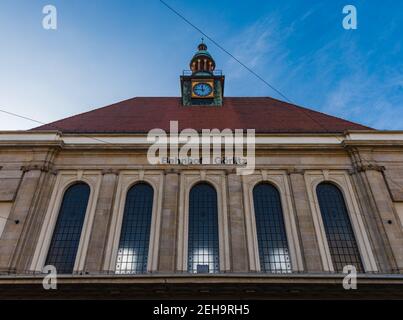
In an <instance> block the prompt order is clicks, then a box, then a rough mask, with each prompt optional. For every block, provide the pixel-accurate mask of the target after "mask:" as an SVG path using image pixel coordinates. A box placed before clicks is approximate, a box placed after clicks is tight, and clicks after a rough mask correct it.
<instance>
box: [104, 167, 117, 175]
mask: <svg viewBox="0 0 403 320" xmlns="http://www.w3.org/2000/svg"><path fill="white" fill-rule="evenodd" d="M101 173H102V175H103V176H104V175H106V174H114V175H115V176H118V175H119V170H117V169H111V168H109V169H103V170H102V172H101Z"/></svg>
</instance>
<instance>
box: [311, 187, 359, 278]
mask: <svg viewBox="0 0 403 320" xmlns="http://www.w3.org/2000/svg"><path fill="white" fill-rule="evenodd" d="M316 193H317V196H318V201H319V207H320V211H321V214H322V220H323V225H324V227H325V232H326V237H327V242H328V245H329V249H330V255H331V257H332V261H333V267H334V269H335V271H337V272H342V271H343V267H344V266H345V265H354V266H355V267H356V268H357V271H358V272H362V269H363V268H362V263H361V258H360V253H359V251H358V246H357V242H356V240H355V237H354V232H353V229H352V227H351V222H350V219H349V216H348V212H347V208H346V204H345V202H344V198H343V194H342V193H341V191H340V190H339V188H338V187H336V186H335V185H334V184H332V183H328V182H323V183H321V184H319V185H318V187H317V188H316Z"/></svg>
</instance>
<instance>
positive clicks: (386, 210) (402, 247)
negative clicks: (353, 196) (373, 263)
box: [352, 165, 403, 272]
mask: <svg viewBox="0 0 403 320" xmlns="http://www.w3.org/2000/svg"><path fill="white" fill-rule="evenodd" d="M383 170H384V168H383V167H379V166H374V165H365V166H357V168H356V170H355V171H354V172H352V176H353V177H354V180H355V182H356V183H357V185H358V188H357V189H358V193H359V194H360V197H361V198H362V203H363V206H364V208H365V212H364V213H365V214H364V218H365V220H366V222H367V225H368V227H369V228H368V229H369V231H370V236H371V241H372V247H373V249H374V251H375V256H376V259H377V261H378V264H379V267H380V271H382V272H403V231H402V229H401V227H400V223H399V219H398V217H397V216H396V214H395V211H394V207H393V202H392V199H391V196H390V194H389V191H388V187H387V185H386V182H385V179H384V176H383V173H382V171H383Z"/></svg>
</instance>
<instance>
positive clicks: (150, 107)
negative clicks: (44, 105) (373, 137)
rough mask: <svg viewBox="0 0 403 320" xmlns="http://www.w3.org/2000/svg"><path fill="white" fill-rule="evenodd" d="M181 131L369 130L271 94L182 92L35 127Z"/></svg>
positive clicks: (70, 130)
mask: <svg viewBox="0 0 403 320" xmlns="http://www.w3.org/2000/svg"><path fill="white" fill-rule="evenodd" d="M171 120H177V121H178V122H179V130H182V129H185V128H193V129H195V130H197V131H201V129H212V128H217V129H220V130H222V129H225V128H229V129H232V130H234V129H255V130H256V133H337V132H343V131H345V130H368V129H371V128H369V127H365V126H362V125H360V124H356V123H353V122H350V121H346V120H343V119H340V118H336V117H333V116H329V115H326V114H323V113H320V112H317V111H313V110H310V109H306V108H302V107H299V106H296V105H293V104H289V103H286V102H282V101H279V100H276V99H273V98H266V97H258V98H256V97H254V98H248V97H231V98H230V97H228V98H225V99H224V104H223V106H221V107H208V106H191V107H185V106H182V104H181V100H180V98H177V97H168V98H166V97H165V98H161V97H152V98H151V97H150V98H148V97H141V98H133V99H129V100H125V101H121V102H118V103H115V104H112V105H110V106H106V107H103V108H99V109H95V110H92V111H89V112H85V113H82V114H78V115H75V116H72V117H69V118H65V119H62V120H59V121H56V122H52V123H49V124H46V125H43V126H40V127H37V128H34V129H32V130H60V131H62V132H66V133H145V132H148V131H149V130H151V129H154V128H161V129H164V130H166V131H169V122H170V121H171Z"/></svg>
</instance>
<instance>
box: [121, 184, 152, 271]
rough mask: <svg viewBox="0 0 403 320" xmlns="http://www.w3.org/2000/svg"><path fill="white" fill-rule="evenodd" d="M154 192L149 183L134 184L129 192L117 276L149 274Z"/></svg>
mask: <svg viewBox="0 0 403 320" xmlns="http://www.w3.org/2000/svg"><path fill="white" fill-rule="evenodd" d="M153 197H154V190H153V188H152V187H151V186H150V185H149V184H147V183H138V184H135V185H134V186H133V187H131V188H130V190H129V191H128V192H127V196H126V203H125V211H124V214H123V222H122V229H121V230H122V231H121V234H120V241H119V248H118V255H117V259H116V273H118V274H132V273H145V272H147V260H148V246H149V243H150V228H151V216H152V210H153Z"/></svg>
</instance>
